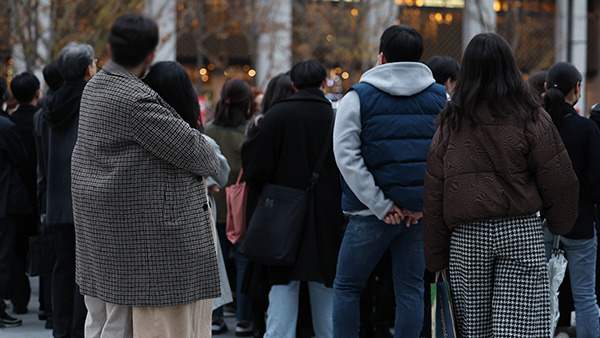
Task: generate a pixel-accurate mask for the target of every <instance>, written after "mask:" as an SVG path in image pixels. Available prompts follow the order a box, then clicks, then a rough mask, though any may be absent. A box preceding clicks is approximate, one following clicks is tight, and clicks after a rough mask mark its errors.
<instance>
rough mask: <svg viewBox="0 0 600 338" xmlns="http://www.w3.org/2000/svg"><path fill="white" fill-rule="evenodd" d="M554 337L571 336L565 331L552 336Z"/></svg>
mask: <svg viewBox="0 0 600 338" xmlns="http://www.w3.org/2000/svg"><path fill="white" fill-rule="evenodd" d="M554 338H571V336H569V334H568V333H566V332H561V333H559V334H557V335H556V336H554Z"/></svg>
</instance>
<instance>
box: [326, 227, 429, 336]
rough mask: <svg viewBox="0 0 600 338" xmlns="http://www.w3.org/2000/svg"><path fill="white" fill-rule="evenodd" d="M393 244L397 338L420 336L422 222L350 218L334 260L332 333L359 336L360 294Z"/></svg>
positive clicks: (421, 318)
mask: <svg viewBox="0 0 600 338" xmlns="http://www.w3.org/2000/svg"><path fill="white" fill-rule="evenodd" d="M388 248H391V252H392V266H393V271H392V272H393V277H394V291H395V293H396V324H395V332H396V333H395V337H396V338H399V337H419V334H420V332H421V328H422V326H423V291H424V286H423V273H424V271H425V258H424V253H423V224H422V223H421V222H419V223H418V224H413V225H411V226H410V227H409V228H407V227H406V225H404V224H398V225H391V224H386V223H384V222H383V221H381V220H379V219H378V218H377V217H375V216H366V217H365V216H351V217H350V223H349V224H348V228H347V229H346V233H345V234H344V240H343V241H342V247H341V248H340V254H339V258H338V265H337V273H336V277H335V282H334V285H333V287H334V290H335V291H334V296H333V336H334V337H337V338H352V337H356V336H358V329H359V320H360V310H359V302H360V295H361V292H362V290H363V288H364V286H365V284H366V282H367V280H368V279H369V276H370V275H371V272H372V271H373V268H374V267H375V265H377V262H379V260H380V259H381V256H382V255H383V253H384V252H385V251H386V250H387V249H388Z"/></svg>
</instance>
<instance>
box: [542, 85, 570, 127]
mask: <svg viewBox="0 0 600 338" xmlns="http://www.w3.org/2000/svg"><path fill="white" fill-rule="evenodd" d="M544 108H545V109H546V111H547V112H548V114H550V117H551V118H552V122H554V125H555V126H557V127H558V126H559V125H560V121H562V118H563V116H565V114H566V113H567V109H566V107H565V95H564V94H563V93H562V92H561V91H560V90H559V89H558V88H556V87H552V88H550V89H548V90H547V91H546V94H544Z"/></svg>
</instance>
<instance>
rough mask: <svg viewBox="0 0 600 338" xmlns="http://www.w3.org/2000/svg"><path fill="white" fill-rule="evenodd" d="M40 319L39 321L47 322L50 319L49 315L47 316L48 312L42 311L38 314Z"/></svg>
mask: <svg viewBox="0 0 600 338" xmlns="http://www.w3.org/2000/svg"><path fill="white" fill-rule="evenodd" d="M38 319H39V320H46V319H48V315H47V314H46V311H44V310H40V312H38Z"/></svg>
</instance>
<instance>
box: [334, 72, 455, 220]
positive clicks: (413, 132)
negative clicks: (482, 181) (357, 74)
mask: <svg viewBox="0 0 600 338" xmlns="http://www.w3.org/2000/svg"><path fill="white" fill-rule="evenodd" d="M350 90H354V91H356V93H357V94H358V97H359V99H360V114H361V124H362V132H361V141H362V146H361V152H362V157H363V158H364V160H365V163H366V165H367V168H368V170H369V171H370V172H371V174H372V175H373V177H374V178H375V183H376V184H377V185H378V186H379V187H380V188H381V189H382V190H383V192H384V193H385V195H386V196H387V197H388V198H390V199H391V200H393V201H394V203H395V204H396V205H397V206H399V207H401V208H405V209H407V210H411V211H421V210H423V180H424V177H425V169H426V162H427V155H428V153H429V146H430V145H431V139H432V138H433V135H434V134H435V130H436V127H435V125H434V123H433V122H434V120H435V119H436V118H437V116H438V114H439V113H440V112H441V111H442V109H443V108H444V107H445V105H446V102H447V99H446V90H445V87H444V86H441V85H439V84H432V85H431V86H429V87H428V88H427V89H425V90H423V91H422V92H420V93H418V94H415V95H412V96H392V95H390V94H388V93H385V92H383V91H381V90H379V89H377V88H375V87H373V86H372V85H370V84H368V83H364V82H361V83H359V84H357V85H355V86H353V87H352V88H351V89H350ZM342 190H343V194H342V209H343V210H344V211H359V210H365V209H367V207H366V206H365V205H364V204H363V203H362V202H360V201H359V200H358V198H357V197H356V196H355V195H354V193H353V192H352V190H350V188H349V187H348V185H347V184H346V182H345V181H344V179H343V178H342Z"/></svg>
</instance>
